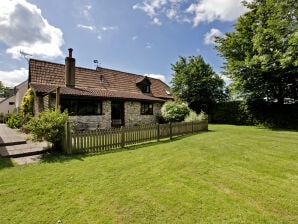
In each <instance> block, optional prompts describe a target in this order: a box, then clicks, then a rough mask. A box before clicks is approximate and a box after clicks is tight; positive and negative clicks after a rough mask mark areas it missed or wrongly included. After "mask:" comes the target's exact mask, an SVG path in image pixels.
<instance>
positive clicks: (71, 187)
mask: <svg viewBox="0 0 298 224" xmlns="http://www.w3.org/2000/svg"><path fill="white" fill-rule="evenodd" d="M297 145H298V134H297V132H295V131H284V130H270V129H266V128H261V127H249V126H232V125H209V131H208V132H201V133H198V134H196V135H189V136H183V137H179V138H176V139H175V140H172V141H169V140H165V141H161V142H159V143H150V144H147V145H142V146H134V147H129V148H125V149H122V150H119V151H117V152H116V153H102V154H96V155H76V156H63V155H60V154H59V155H55V154H52V155H45V156H44V157H43V159H42V162H41V163H40V164H31V165H25V166H15V165H14V164H13V163H12V162H11V161H10V159H7V158H0V204H1V213H0V222H1V223H58V222H60V223H297V222H298V212H297V211H298V209H297V201H298V190H297V189H298V179H297V177H298V176H297V173H298V162H297V158H298V151H297Z"/></svg>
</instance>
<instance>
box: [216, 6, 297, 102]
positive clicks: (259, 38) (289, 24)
mask: <svg viewBox="0 0 298 224" xmlns="http://www.w3.org/2000/svg"><path fill="white" fill-rule="evenodd" d="M245 4H246V6H247V7H248V8H249V9H250V11H249V12H247V13H246V14H244V15H243V16H241V17H240V18H239V19H238V21H237V23H236V24H235V31H234V32H231V33H226V34H225V36H224V37H222V38H220V37H218V38H217V39H216V42H217V44H218V45H217V47H216V48H217V50H218V51H219V52H220V54H221V56H222V57H223V58H224V59H225V60H226V63H225V69H226V71H225V74H226V75H227V76H228V77H230V78H231V79H232V80H233V81H234V82H235V88H236V90H237V91H238V92H239V93H241V94H242V97H244V98H245V99H248V100H259V99H266V100H267V101H269V102H274V101H278V102H279V103H280V104H282V103H283V102H284V100H285V98H291V99H297V97H298V95H297V85H298V76H297V74H298V45H297V43H298V18H297V10H298V3H297V1H296V0H285V1H276V0H255V1H252V2H251V3H245Z"/></svg>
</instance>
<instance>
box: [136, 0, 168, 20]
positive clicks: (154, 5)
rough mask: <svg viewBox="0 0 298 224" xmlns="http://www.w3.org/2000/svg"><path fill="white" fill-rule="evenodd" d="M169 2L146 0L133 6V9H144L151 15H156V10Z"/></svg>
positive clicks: (164, 0)
mask: <svg viewBox="0 0 298 224" xmlns="http://www.w3.org/2000/svg"><path fill="white" fill-rule="evenodd" d="M166 3H167V0H144V1H143V2H142V3H137V4H135V5H134V6H133V9H140V10H142V11H144V12H145V13H146V14H147V15H149V16H150V17H153V16H155V15H156V13H157V12H156V11H157V10H159V9H160V8H161V7H162V6H163V5H165V4H166Z"/></svg>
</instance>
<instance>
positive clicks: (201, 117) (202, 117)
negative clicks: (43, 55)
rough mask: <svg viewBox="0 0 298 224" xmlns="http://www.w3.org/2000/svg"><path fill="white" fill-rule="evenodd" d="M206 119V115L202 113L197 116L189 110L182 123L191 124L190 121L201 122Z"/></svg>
mask: <svg viewBox="0 0 298 224" xmlns="http://www.w3.org/2000/svg"><path fill="white" fill-rule="evenodd" d="M207 119H208V115H207V114H205V113H204V112H201V113H199V114H197V113H196V112H195V111H193V110H190V112H189V114H188V115H187V116H186V117H185V119H184V121H185V122H192V121H203V120H207Z"/></svg>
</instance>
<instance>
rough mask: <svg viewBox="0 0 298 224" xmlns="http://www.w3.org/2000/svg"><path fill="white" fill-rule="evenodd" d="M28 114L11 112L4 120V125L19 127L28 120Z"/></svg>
mask: <svg viewBox="0 0 298 224" xmlns="http://www.w3.org/2000/svg"><path fill="white" fill-rule="evenodd" d="M30 118H31V116H30V115H24V114H23V113H21V112H20V113H12V114H11V115H10V116H9V117H8V119H7V122H6V125H7V126H8V127H10V128H21V127H23V125H24V124H26V123H27V122H28V121H29V120H30Z"/></svg>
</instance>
